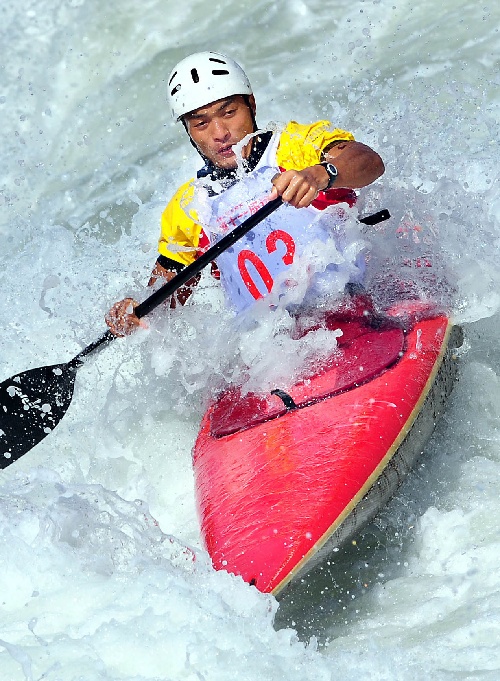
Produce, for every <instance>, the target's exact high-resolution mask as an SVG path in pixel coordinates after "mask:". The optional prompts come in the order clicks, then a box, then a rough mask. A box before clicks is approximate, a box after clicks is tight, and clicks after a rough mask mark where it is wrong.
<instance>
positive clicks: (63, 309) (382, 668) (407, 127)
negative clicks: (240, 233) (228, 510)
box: [0, 0, 500, 681]
mask: <svg viewBox="0 0 500 681" xmlns="http://www.w3.org/2000/svg"><path fill="white" fill-rule="evenodd" d="M0 18H1V27H0V34H1V45H2V57H1V59H0V113H1V122H2V125H1V127H0V139H1V164H2V175H1V180H0V207H1V212H0V216H1V217H0V257H1V268H0V282H1V291H2V296H1V299H0V319H1V320H2V324H1V328H2V333H1V336H0V348H1V365H0V367H1V376H0V379H2V380H3V378H6V377H8V376H10V375H12V374H14V373H16V372H18V371H22V370H25V369H27V368H29V367H32V366H37V365H45V364H51V363H56V362H61V361H65V360H66V359H69V358H70V357H72V356H73V355H74V354H76V352H78V351H79V350H80V349H81V348H82V347H83V346H85V345H86V344H88V343H89V342H91V341H92V340H94V339H95V338H96V337H97V336H98V335H99V334H100V333H101V332H102V330H103V328H104V327H103V322H102V316H103V313H104V312H105V310H106V309H107V308H108V306H109V304H110V303H111V302H113V301H114V300H116V299H117V297H119V296H121V295H123V294H125V293H133V294H136V295H141V291H142V287H143V285H144V283H145V282H146V281H147V278H148V275H149V272H150V269H151V266H152V263H153V262H154V259H155V253H156V240H157V236H158V224H159V217H160V214H161V211H162V208H163V206H164V205H165V202H166V201H167V199H168V197H169V196H170V195H171V193H172V191H173V189H174V188H175V187H176V185H177V184H178V183H179V182H180V181H181V180H184V179H186V178H187V177H189V176H190V174H191V173H192V170H193V168H194V164H195V158H194V155H193V153H192V149H191V147H190V145H189V144H188V142H187V141H186V139H185V137H184V135H183V133H182V130H181V129H179V128H177V127H175V126H174V125H173V124H172V123H171V122H170V120H169V117H168V111H167V107H166V105H165V101H164V93H165V78H166V74H167V73H168V72H169V70H170V67H171V66H172V64H173V63H174V62H175V61H176V60H177V59H178V58H180V57H181V56H184V55H185V54H187V53H189V52H190V51H194V50H198V49H216V50H220V51H226V52H228V53H230V54H231V55H233V56H234V57H235V58H236V59H239V60H241V61H242V63H243V64H244V65H245V66H246V68H247V70H248V71H249V74H250V76H251V80H252V82H253V85H254V88H255V91H256V94H257V102H258V120H259V122H260V124H261V125H263V124H265V123H267V122H268V121H270V120H273V121H285V120H288V119H290V118H295V119H297V120H299V121H301V122H308V121H311V120H316V119H317V118H320V117H327V118H330V119H331V120H333V121H334V122H335V123H336V124H337V125H339V126H341V127H344V128H346V129H348V130H352V131H353V132H354V134H355V135H356V137H357V138H358V139H359V140H361V141H364V142H366V143H368V144H370V145H371V146H373V147H374V148H376V149H377V150H378V151H379V152H380V153H381V155H382V156H383V158H384V160H385V162H386V166H387V172H386V174H385V176H384V177H383V178H382V180H381V181H380V182H379V183H377V184H376V185H374V186H373V187H372V188H370V189H369V190H368V191H365V192H363V194H362V197H361V201H360V206H361V212H363V213H367V212H369V211H371V210H375V209H378V208H379V207H388V208H389V210H390V211H391V213H392V215H393V219H392V220H391V221H390V222H388V223H386V224H384V225H381V226H380V227H379V228H377V229H375V230H373V231H372V232H371V233H369V234H367V235H366V236H367V238H368V239H369V240H370V241H371V243H372V246H373V263H372V264H373V269H372V271H376V272H377V276H376V277H374V281H373V283H374V285H376V286H377V291H378V296H379V299H380V302H381V304H384V302H388V298H390V295H389V288H390V287H389V284H390V283H391V281H394V279H396V277H395V276H394V271H396V272H397V274H398V276H399V277H400V278H401V277H404V278H406V279H407V280H412V279H413V280H415V281H416V282H417V286H418V288H419V290H420V291H421V293H424V294H425V292H426V291H427V290H428V288H429V287H431V288H432V287H433V288H434V291H435V289H436V282H435V281H430V280H429V278H428V277H426V276H423V275H422V271H423V270H422V268H415V267H411V268H409V267H407V266H405V265H404V264H402V263H404V261H405V259H406V260H407V261H408V260H409V261H410V263H413V265H414V264H415V259H416V258H417V257H422V256H428V255H429V254H431V255H432V258H433V264H434V268H433V272H435V273H436V274H437V276H438V278H439V280H442V281H444V275H445V274H446V275H447V276H448V279H451V280H453V282H454V284H455V290H454V291H453V292H452V291H450V290H448V289H447V288H446V287H445V286H444V285H441V284H438V289H439V290H440V291H441V292H442V300H443V302H445V303H449V301H450V297H453V303H452V305H453V310H454V313H455V315H456V317H457V320H458V321H460V322H462V323H464V324H465V331H466V346H465V350H464V352H463V353H462V377H461V380H460V382H459V384H458V385H457V388H456V390H455V393H454V395H453V398H452V399H451V401H450V404H449V409H448V411H447V414H446V416H445V417H444V419H443V420H442V421H441V423H440V424H439V427H438V429H437V431H436V434H435V436H434V438H433V439H432V441H431V443H430V444H429V446H428V447H427V450H426V453H425V456H424V458H423V459H422V462H421V464H420V466H419V467H418V468H417V470H416V472H415V474H414V475H412V476H411V477H410V478H409V479H408V481H407V482H406V484H405V485H404V486H403V488H402V489H401V490H400V492H399V493H398V495H397V497H396V498H395V499H394V500H393V501H392V502H391V504H390V505H389V506H388V507H387V508H386V509H384V511H383V512H382V513H381V515H380V516H379V518H378V519H377V521H376V522H375V523H373V524H372V525H371V526H370V527H369V528H368V529H367V531H366V532H364V533H363V534H362V535H361V536H360V537H358V539H357V543H356V544H355V545H353V546H351V547H349V548H348V549H346V550H345V551H342V552H339V553H338V554H336V555H335V556H334V560H332V561H330V565H325V566H323V568H322V569H321V570H317V571H316V572H315V573H314V574H313V575H311V576H310V578H309V579H308V580H307V581H306V582H305V583H303V584H301V585H298V587H297V588H296V589H295V590H294V592H292V593H290V594H289V595H287V596H286V597H285V598H284V599H283V600H282V602H281V603H280V606H279V608H278V605H277V603H276V602H275V600H274V599H273V598H272V597H268V596H263V595H261V594H258V593H257V592H256V591H255V590H254V589H253V588H251V587H248V586H247V585H245V584H243V583H242V582H241V580H239V579H237V578H234V577H231V576H229V575H227V574H225V573H215V572H214V571H213V570H212V569H211V567H210V565H209V562H208V560H207V557H206V554H205V553H204V551H203V549H202V548H201V546H200V538H199V534H198V525H197V520H196V512H195V508H194V501H193V489H192V477H191V469H190V450H191V447H192V444H193V442H194V438H195V436H196V431H197V426H198V423H199V419H200V416H201V413H202V411H203V406H204V404H205V403H206V400H207V399H208V396H209V394H210V392H211V391H212V390H213V389H214V388H215V387H216V386H217V385H220V384H221V382H224V381H228V380H230V379H231V377H232V376H233V375H234V373H235V372H237V371H241V366H242V364H244V363H245V362H246V361H248V360H249V359H250V358H252V359H253V360H255V361H256V362H257V364H259V362H264V360H265V358H266V352H265V351H261V352H260V353H259V351H258V350H256V349H255V348H256V347H259V342H261V343H262V344H265V341H266V339H268V338H269V337H270V335H272V333H273V332H277V331H279V329H280V323H283V321H282V320H281V322H280V321H279V320H278V321H277V322H276V324H277V328H275V329H271V328H269V324H270V323H268V325H267V326H266V325H265V324H264V325H262V326H261V328H260V331H258V332H255V333H256V334H257V335H255V334H254V335H252V334H250V337H248V338H247V337H246V336H245V334H243V333H237V332H236V331H235V330H234V328H233V327H232V323H231V320H230V318H229V316H228V314H227V313H226V312H224V309H223V308H222V306H221V305H220V300H219V297H218V294H217V291H216V290H215V289H214V287H213V284H212V282H210V280H205V284H204V288H203V289H202V290H200V291H199V292H198V293H197V296H196V298H194V299H193V304H192V305H190V306H188V307H186V308H185V309H183V310H181V311H178V312H176V313H175V314H170V313H169V314H167V315H166V316H165V315H164V316H163V317H162V316H161V315H158V314H155V315H153V316H152V319H151V328H150V330H149V331H144V332H141V333H140V334H138V335H137V336H136V337H135V338H132V339H128V340H127V341H124V342H115V343H114V344H113V346H112V347H110V348H108V349H106V350H105V351H104V352H102V353H101V354H99V355H98V356H96V357H95V358H93V359H92V360H91V361H89V362H88V364H87V366H86V367H85V368H83V369H82V370H80V372H79V377H78V380H77V385H76V390H75V397H74V400H73V403H72V406H71V408H70V410H69V412H68V414H67V415H66V417H65V418H64V419H63V421H62V422H61V424H60V425H59V426H58V428H57V430H56V431H55V432H54V433H53V434H52V435H51V436H50V437H48V438H47V439H46V440H45V441H44V442H42V443H41V444H40V445H39V446H37V447H36V448H35V449H34V450H33V451H32V452H30V453H29V454H26V455H25V456H24V457H23V458H22V459H21V460H20V461H18V462H17V463H16V464H15V465H13V466H11V467H10V468H8V469H6V470H5V471H4V472H2V473H1V474H0V494H1V498H0V640H1V645H0V680H1V681H18V680H20V681H23V680H24V679H28V680H38V679H44V680H45V679H46V680H48V681H55V680H56V679H57V680H58V681H59V680H61V681H69V680H74V681H76V680H79V681H80V680H81V679H84V680H85V681H90V680H94V679H96V680H97V679H105V680H108V679H113V680H115V679H116V680H117V679H127V680H132V679H133V680H134V681H136V680H139V679H140V680H141V681H153V679H154V680H155V681H156V680H157V679H165V680H166V679H168V680H169V681H170V680H172V681H173V680H175V681H177V680H180V679H183V680H188V681H195V680H196V681H198V680H200V679H205V680H214V681H215V680H217V681H221V680H224V679H235V678H237V679H241V680H243V681H247V680H253V679H255V680H257V679H266V680H267V679H269V680H272V679H276V680H278V679H282V678H286V679H290V680H295V679H296V680H297V681H299V680H304V679H311V680H312V679H315V680H316V679H319V680H323V679H325V680H332V681H333V679H335V680H337V679H339V680H342V681H346V680H348V679H359V678H371V679H403V680H404V681H407V680H413V679H415V680H417V679H418V680H420V679H430V678H432V679H436V680H446V681H448V680H449V679H454V680H458V679H498V678H500V644H499V640H500V637H499V629H500V616H499V612H500V602H499V595H498V594H499V593H500V576H499V575H500V572H499V569H498V555H499V542H500V536H499V531H498V521H497V518H498V515H499V513H500V503H499V500H498V497H499V495H498V491H497V490H498V480H499V471H500V432H499V423H500V407H499V403H500V379H499V373H500V353H499V352H498V336H499V329H500V315H499V306H500V299H499V294H498V291H499V275H498V259H499V255H500V225H499V215H500V196H499V188H498V158H499V153H498V152H499V150H498V139H499V100H500V97H499V95H498V92H499V89H498V88H499V76H498V73H499V53H500V42H499V39H500V36H499V26H500V10H499V8H498V3H497V2H493V0H484V2H482V3H480V4H479V5H478V4H474V3H465V2H458V3H457V2H454V3H452V2H449V0H446V2H445V4H441V5H440V7H439V8H436V6H435V3H431V2H429V1H428V0H425V1H424V2H421V3H420V4H419V5H418V6H417V5H415V4H414V3H409V2H398V3H396V2H393V1H391V2H389V1H387V0H379V1H377V0H375V1H374V2H354V3H353V2H346V1H343V0H342V1H339V2H336V3H329V2H325V1H324V0H322V1H321V2H320V1H315V0H314V1H313V0H309V1H307V2H306V1H301V0H287V1H285V0H278V1H276V2H273V3H269V2H263V1H259V0H254V1H253V2H248V1H247V0H244V1H242V2H220V3H213V4H212V6H209V5H207V3H202V2H199V0H192V1H191V2H190V3H189V4H186V3H185V4H184V6H182V8H181V7H180V6H179V5H178V3H174V2H172V1H171V0H166V1H163V2H159V0H149V1H148V0H145V1H144V2H142V3H136V2H131V1H129V0H121V1H118V0H108V2H106V3H103V2H96V1H95V0H67V1H66V2H61V0H15V1H14V0H4V2H3V3H2V6H1V8H0ZM415 225H419V229H415ZM450 273H451V275H452V276H450ZM424 274H425V272H424ZM441 278H442V279H441ZM285 330H286V329H285ZM259 333H260V334H261V339H260V340H259V338H260V337H259V335H258V334H259ZM283 337H284V336H283ZM282 342H285V343H286V341H282ZM261 347H262V346H261ZM265 347H266V346H265V345H264V348H265ZM268 354H269V353H267V355H268ZM280 355H281V356H286V355H287V353H286V352H284V351H282V352H281V353H280ZM259 368H260V370H261V371H262V373H263V375H265V374H266V372H267V370H268V367H267V366H266V365H265V364H262V366H261V367H259V366H257V367H256V370H257V371H258V370H259ZM281 369H282V370H283V371H285V372H286V370H287V367H286V366H285V367H283V366H281ZM292 369H293V367H290V370H292ZM157 523H159V526H158V525H157ZM193 552H194V554H195V555H196V560H195V561H193V560H192V556H193ZM311 637H312V638H311Z"/></svg>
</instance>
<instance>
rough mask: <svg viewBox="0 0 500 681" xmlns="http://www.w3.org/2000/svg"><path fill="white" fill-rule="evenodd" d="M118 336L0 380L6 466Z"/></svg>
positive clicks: (193, 269) (273, 204)
mask: <svg viewBox="0 0 500 681" xmlns="http://www.w3.org/2000/svg"><path fill="white" fill-rule="evenodd" d="M281 203H282V199H281V197H278V198H277V199H273V200H272V201H269V203H267V204H266V205H265V206H263V207H262V208H260V209H259V210H258V211H257V212H256V213H255V214H254V215H251V216H250V217H249V218H247V219H246V220H245V221H244V222H242V223H241V225H238V227H236V228H235V229H233V231H232V232H229V234H227V235H226V236H224V237H223V238H222V239H220V241H218V242H217V243H216V244H214V246H212V247H211V248H209V249H208V250H207V251H205V253H203V254H202V255H201V256H200V257H199V258H197V260H195V261H194V262H193V263H191V265H188V266H187V267H185V268H184V269H183V270H182V272H180V273H179V274H177V275H176V276H175V277H173V279H171V280H170V281H169V282H167V283H166V284H164V285H163V286H162V287H161V288H159V289H158V290H157V291H155V292H154V293H153V294H152V295H150V296H149V298H147V299H146V300H145V301H144V302H142V303H141V304H140V305H138V306H137V307H136V308H135V310H134V311H135V314H136V315H137V316H138V317H139V318H140V317H144V316H145V315H147V314H149V313H150V312H151V311H152V310H154V308H155V307H157V306H158V305H160V303H162V302H163V301H164V300H166V299H167V298H168V297H169V296H171V295H172V294H173V293H174V292H175V291H176V290H177V289H178V288H180V287H181V286H182V285H183V284H185V283H186V282H187V281H189V279H191V278H192V277H193V276H195V275H196V274H198V273H199V272H201V270H202V269H204V268H205V267H206V266H207V265H209V264H210V263H211V262H212V261H213V260H215V259H216V258H217V257H218V256H219V255H220V254H221V253H223V252H224V251H226V250H227V249H228V248H230V247H231V246H232V245H233V244H234V243H236V241H238V240H239V239H241V238H242V237H243V236H244V235H245V234H246V233H247V232H249V231H250V230H251V229H252V228H253V227H255V226H256V225H257V224H258V223H259V222H261V221H262V220H264V219H265V218H266V217H267V216H268V215H270V214H271V213H272V212H273V211H275V210H276V209H277V208H279V206H280V205H281ZM115 338H116V336H114V335H113V334H112V333H111V331H107V332H106V333H105V334H103V335H102V336H101V337H100V338H98V339H97V340H96V341H94V342H93V343H91V344H90V345H88V346H87V347H86V348H84V349H83V350H82V351H81V352H79V353H78V354H77V355H76V356H75V357H73V359H72V360H70V361H69V362H66V363H65V364H53V365H52V366H47V367H38V368H36V369H29V370H28V371H24V372H23V373H21V374H17V375H16V376H13V377H12V378H8V379H7V380H6V381H3V383H0V469H1V468H6V467H7V466H8V465H9V464H11V463H13V462H14V461H16V460H17V459H19V457H21V456H22V455H23V454H26V452H28V451H29V450H30V449H32V448H33V447H34V446H35V445H36V444H38V443H39V442H41V441H42V440H43V439H44V438H45V437H46V436H47V435H48V434H49V433H50V432H52V430H54V428H55V427H56V426H57V424H58V423H59V421H60V420H61V419H62V417H63V416H64V414H65V413H66V411H67V410H68V407H69V405H70V404H71V399H72V397H73V388H74V384H75V377H76V372H77V370H78V369H79V368H80V367H81V366H82V364H83V363H84V358H85V357H86V356H87V355H89V354H90V353H91V352H94V350H97V349H98V348H99V347H101V346H103V345H106V344H107V343H110V342H111V341H112V340H114V339H115Z"/></svg>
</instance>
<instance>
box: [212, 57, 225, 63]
mask: <svg viewBox="0 0 500 681" xmlns="http://www.w3.org/2000/svg"><path fill="white" fill-rule="evenodd" d="M208 61H214V62H216V63H217V64H225V63H226V62H225V61H224V60H223V59H215V57H209V58H208Z"/></svg>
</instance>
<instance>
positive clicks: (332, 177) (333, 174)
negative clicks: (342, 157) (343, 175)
mask: <svg viewBox="0 0 500 681" xmlns="http://www.w3.org/2000/svg"><path fill="white" fill-rule="evenodd" d="M318 165H320V166H323V168H324V169H325V172H326V174H327V176H328V180H327V184H326V186H325V187H323V189H322V190H321V191H327V190H328V189H331V188H332V187H333V185H334V184H335V181H336V179H337V177H338V174H339V171H338V170H337V168H336V166H334V165H333V163H330V162H329V161H322V162H321V163H318Z"/></svg>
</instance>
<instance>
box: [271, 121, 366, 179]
mask: <svg viewBox="0 0 500 681" xmlns="http://www.w3.org/2000/svg"><path fill="white" fill-rule="evenodd" d="M341 140H354V135H353V134H352V133H351V132H348V131H347V130H342V129H341V128H335V127H333V126H332V124H331V123H330V121H326V120H321V121H316V122H315V123H307V124H303V123H298V122H297V121H289V122H288V123H287V124H286V125H285V127H284V129H283V130H282V132H281V135H280V139H279V146H278V153H277V157H278V162H279V165H281V166H282V167H285V168H287V169H288V168H295V169H297V170H301V169H302V168H305V167H307V166H311V165H314V164H315V163H318V162H319V160H320V156H321V152H322V150H323V149H324V148H325V147H326V146H328V145H331V143H332V142H336V141H341Z"/></svg>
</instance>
